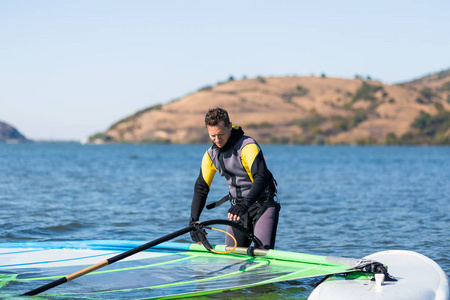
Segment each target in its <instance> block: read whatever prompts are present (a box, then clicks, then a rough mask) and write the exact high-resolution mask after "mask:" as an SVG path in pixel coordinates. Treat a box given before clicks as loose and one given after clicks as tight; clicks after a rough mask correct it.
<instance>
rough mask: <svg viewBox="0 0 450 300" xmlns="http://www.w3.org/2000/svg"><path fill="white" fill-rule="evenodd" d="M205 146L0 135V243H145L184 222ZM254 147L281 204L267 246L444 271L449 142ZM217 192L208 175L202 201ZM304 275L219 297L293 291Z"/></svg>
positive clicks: (304, 289) (302, 293) (222, 188)
mask: <svg viewBox="0 0 450 300" xmlns="http://www.w3.org/2000/svg"><path fill="white" fill-rule="evenodd" d="M207 147H208V145H80V144H76V143H37V144H0V228H1V230H0V242H25V241H48V240H84V239H124V240H153V239H156V238H158V237H160V236H162V235H166V234H168V233H171V232H173V231H175V230H178V229H181V228H184V227H185V226H187V220H188V218H189V211H190V202H191V199H192V193H193V185H194V182H195V180H196V178H197V176H198V172H199V168H200V162H201V158H202V156H203V153H204V151H205V150H206V148H207ZM263 152H264V154H265V157H266V161H267V164H268V166H269V168H270V170H271V171H272V173H273V174H274V176H275V177H276V179H277V181H278V184H279V187H278V188H279V198H280V200H281V203H282V209H281V216H280V223H279V228H278V236H277V244H276V248H277V249H280V250H289V251H296V252H305V253H311V254H318V255H335V256H348V257H362V256H365V255H368V254H371V253H374V252H377V251H382V250H387V249H406V250H413V251H417V252H419V253H422V254H424V255H426V256H428V257H430V258H431V259H433V260H435V261H436V262H437V263H438V264H439V265H440V266H441V267H442V268H443V269H444V271H445V272H446V273H447V274H450V254H449V249H450V234H449V232H450V167H449V166H450V148H449V147H382V146H374V147H352V146H276V145H264V146H263ZM225 194H227V186H226V184H225V182H224V180H223V179H222V178H220V177H219V176H217V177H216V178H215V179H214V182H213V186H212V189H211V193H210V197H209V201H213V200H217V199H219V198H221V197H222V196H224V195H225ZM226 211H227V205H223V206H221V207H219V208H216V209H214V210H212V211H205V212H204V213H203V215H202V218H203V219H204V220H207V219H217V218H224V217H225V215H226ZM210 238H211V241H212V242H213V243H223V236H216V235H215V234H214V235H213V234H211V236H210ZM176 241H189V236H188V235H185V236H182V237H180V238H178V239H176ZM394 275H395V274H394ZM314 283H315V282H314V281H306V283H305V282H289V283H282V284H274V285H268V286H265V287H259V288H252V289H246V290H244V291H235V292H228V294H222V295H221V296H220V297H221V298H226V297H229V298H244V297H247V298H248V297H252V298H258V297H259V296H261V297H267V295H270V294H271V293H272V294H273V295H279V296H278V298H279V297H282V298H285V299H293V298H302V297H307V295H308V294H309V293H310V292H311V290H312V289H313V287H312V285H313V284H314ZM264 299H267V298H264Z"/></svg>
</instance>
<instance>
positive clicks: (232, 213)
mask: <svg viewBox="0 0 450 300" xmlns="http://www.w3.org/2000/svg"><path fill="white" fill-rule="evenodd" d="M247 210H248V206H247V205H245V204H244V203H238V204H236V205H233V206H232V207H231V208H230V209H229V210H228V219H229V220H230V221H239V220H240V219H241V217H242V216H243V215H244V214H245V213H246V212H247Z"/></svg>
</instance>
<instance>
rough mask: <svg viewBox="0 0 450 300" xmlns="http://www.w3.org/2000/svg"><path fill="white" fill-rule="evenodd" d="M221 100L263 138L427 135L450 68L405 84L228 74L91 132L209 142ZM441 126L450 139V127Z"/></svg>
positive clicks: (443, 106) (446, 107)
mask: <svg viewBox="0 0 450 300" xmlns="http://www.w3.org/2000/svg"><path fill="white" fill-rule="evenodd" d="M216 106H220V107H223V108H225V109H227V110H228V112H229V113H230V117H231V119H232V122H233V124H235V125H241V126H242V127H243V129H244V131H245V132H246V134H248V135H251V136H253V137H254V138H256V139H257V140H258V141H260V142H261V143H315V144H322V143H326V144H356V143H386V142H393V143H397V142H401V141H409V142H416V143H417V141H419V143H429V142H430V140H429V139H428V137H427V139H428V140H425V139H419V140H414V139H413V138H411V137H412V136H413V137H414V136H417V135H421V134H422V131H421V130H423V128H419V127H420V126H419V127H418V125H417V124H418V121H417V119H418V118H424V116H425V117H427V118H433V117H434V116H437V115H439V114H440V112H441V113H444V114H445V113H446V112H447V111H450V70H448V71H443V72H440V73H436V74H433V75H429V76H426V77H423V78H420V79H417V80H414V81H411V82H407V83H402V84H399V85H387V84H383V83H381V82H378V81H371V80H363V79H362V78H355V79H341V78H326V77H313V76H311V77H270V78H269V77H267V78H262V77H259V78H255V79H243V80H230V81H228V82H226V83H221V84H218V85H216V86H212V87H206V88H203V89H201V90H199V91H197V92H195V93H192V94H190V95H187V96H185V97H183V98H181V99H179V100H176V101H173V102H171V103H167V104H164V105H156V106H153V107H150V108H148V109H145V110H142V111H139V112H137V113H136V114H134V115H132V116H130V117H127V118H126V119H124V120H121V121H119V122H117V123H116V124H114V125H112V126H111V128H110V129H108V130H107V131H106V132H105V133H102V134H97V135H95V136H93V137H91V140H93V139H95V138H101V139H103V140H104V141H110V142H132V143H141V142H171V143H196V142H208V141H209V139H208V136H207V133H206V130H205V128H204V125H203V124H204V123H203V122H204V114H205V113H206V111H207V110H208V109H209V108H212V107H216ZM446 116H447V115H445V117H446ZM423 126H427V125H422V127H423ZM449 126H450V123H449ZM441 129H442V128H441ZM439 132H440V133H439V134H440V138H441V139H442V134H444V136H445V139H444V140H449V139H450V130H447V131H445V132H444V133H442V130H441V131H439ZM433 134H436V131H434V133H433ZM405 137H408V139H409V140H408V139H405ZM433 138H434V137H433ZM444 143H445V142H444Z"/></svg>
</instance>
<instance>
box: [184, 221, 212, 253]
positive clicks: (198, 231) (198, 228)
mask: <svg viewBox="0 0 450 300" xmlns="http://www.w3.org/2000/svg"><path fill="white" fill-rule="evenodd" d="M189 226H194V227H195V229H194V230H191V232H190V234H191V239H192V241H193V242H195V243H197V244H198V243H202V244H203V246H204V247H205V248H206V249H207V250H211V249H212V246H211V244H210V243H209V241H208V240H207V239H206V236H207V235H208V234H207V233H206V230H205V229H204V228H203V225H202V223H200V222H199V221H195V220H194V219H193V218H190V219H189Z"/></svg>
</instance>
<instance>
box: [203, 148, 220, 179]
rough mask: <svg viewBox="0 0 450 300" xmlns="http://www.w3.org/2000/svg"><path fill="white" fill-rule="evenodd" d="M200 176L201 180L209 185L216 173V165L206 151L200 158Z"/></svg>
mask: <svg viewBox="0 0 450 300" xmlns="http://www.w3.org/2000/svg"><path fill="white" fill-rule="evenodd" d="M201 170H202V176H203V180H205V182H206V183H207V184H208V186H209V187H211V183H212V180H213V178H214V175H215V174H216V171H217V169H216V167H215V166H214V164H213V162H212V160H211V157H209V154H208V151H206V152H205V155H203V159H202V169H201Z"/></svg>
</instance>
